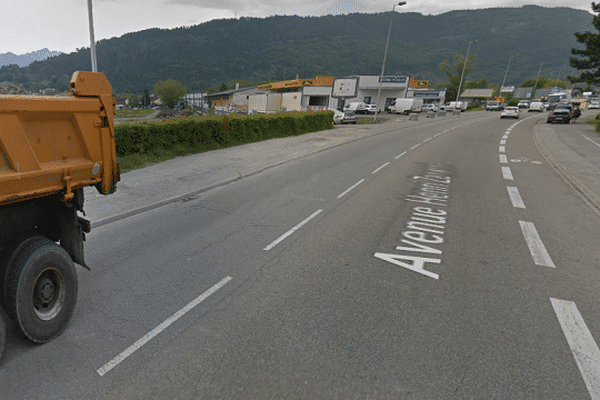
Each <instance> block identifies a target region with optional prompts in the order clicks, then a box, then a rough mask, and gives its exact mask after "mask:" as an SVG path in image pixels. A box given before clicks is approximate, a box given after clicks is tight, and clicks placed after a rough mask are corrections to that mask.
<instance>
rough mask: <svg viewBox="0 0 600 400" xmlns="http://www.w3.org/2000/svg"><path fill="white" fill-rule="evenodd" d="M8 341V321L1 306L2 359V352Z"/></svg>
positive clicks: (0, 357) (0, 339)
mask: <svg viewBox="0 0 600 400" xmlns="http://www.w3.org/2000/svg"><path fill="white" fill-rule="evenodd" d="M5 343H6V321H5V320H4V311H2V307H0V360H1V359H2V352H3V351H4V345H5Z"/></svg>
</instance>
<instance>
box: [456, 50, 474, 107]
mask: <svg viewBox="0 0 600 400" xmlns="http://www.w3.org/2000/svg"><path fill="white" fill-rule="evenodd" d="M476 41H477V40H471V41H470V42H469V46H468V47H467V57H466V58H465V64H464V65H463V70H462V74H461V75H460V82H459V84H458V91H457V92H456V101H458V97H459V96H460V87H461V86H462V81H463V77H464V76H465V69H467V60H468V59H469V50H471V45H472V44H473V43H475V42H476Z"/></svg>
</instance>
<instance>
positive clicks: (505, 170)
mask: <svg viewBox="0 0 600 400" xmlns="http://www.w3.org/2000/svg"><path fill="white" fill-rule="evenodd" d="M500 168H502V176H503V177H504V179H507V180H509V181H512V180H513V175H512V172H511V171H510V167H500Z"/></svg>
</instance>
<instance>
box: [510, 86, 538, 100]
mask: <svg viewBox="0 0 600 400" xmlns="http://www.w3.org/2000/svg"><path fill="white" fill-rule="evenodd" d="M531 92H533V86H528V87H518V88H515V91H514V92H513V99H526V98H528V97H531Z"/></svg>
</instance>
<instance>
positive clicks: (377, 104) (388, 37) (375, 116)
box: [373, 1, 408, 122]
mask: <svg viewBox="0 0 600 400" xmlns="http://www.w3.org/2000/svg"><path fill="white" fill-rule="evenodd" d="M405 4H406V2H405V1H401V2H399V3H398V4H394V6H393V7H392V16H391V17H390V29H389V30H388V36H387V42H385V53H383V64H381V75H380V76H379V89H377V102H376V103H375V115H374V116H373V122H377V111H378V109H379V98H380V96H381V83H382V82H383V72H384V71H385V60H386V58H387V52H388V46H389V45H390V34H391V33H392V21H393V19H394V11H395V10H396V7H401V6H403V5H405ZM407 90H408V88H407Z"/></svg>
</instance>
